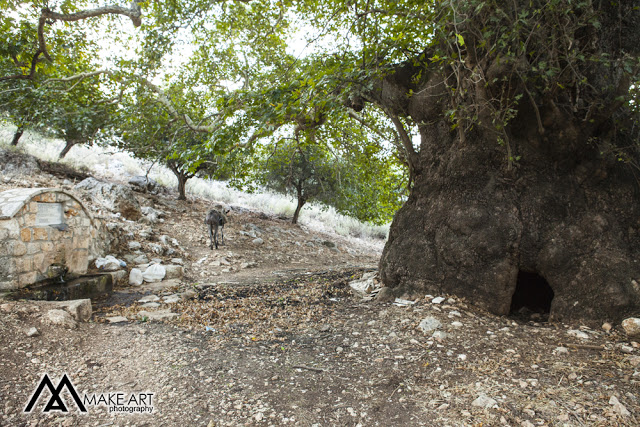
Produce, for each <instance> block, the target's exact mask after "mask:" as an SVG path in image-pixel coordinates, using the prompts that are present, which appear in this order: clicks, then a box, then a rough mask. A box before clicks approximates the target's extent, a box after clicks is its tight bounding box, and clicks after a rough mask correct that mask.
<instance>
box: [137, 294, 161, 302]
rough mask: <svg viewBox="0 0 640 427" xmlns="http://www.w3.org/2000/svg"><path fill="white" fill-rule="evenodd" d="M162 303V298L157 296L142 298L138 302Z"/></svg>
mask: <svg viewBox="0 0 640 427" xmlns="http://www.w3.org/2000/svg"><path fill="white" fill-rule="evenodd" d="M155 301H160V297H159V296H157V295H147V296H146V297H142V298H140V299H139V300H138V302H155Z"/></svg>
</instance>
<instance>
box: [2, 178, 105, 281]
mask: <svg viewBox="0 0 640 427" xmlns="http://www.w3.org/2000/svg"><path fill="white" fill-rule="evenodd" d="M39 203H60V204H62V215H63V222H62V224H61V225H60V226H57V225H37V224H36V217H37V214H38V208H39V206H42V205H39ZM20 204H22V207H21V208H19V206H20ZM8 211H10V216H9V215H7V212H8ZM14 211H15V213H14ZM0 213H1V214H3V215H0V290H3V289H4V290H6V289H17V288H22V287H25V286H27V285H30V284H33V283H36V282H39V281H41V280H44V279H47V278H49V275H50V274H51V271H50V266H51V265H52V264H62V265H64V266H66V267H67V268H68V270H69V272H70V273H77V274H84V273H86V272H87V267H88V256H89V246H90V243H91V241H92V239H94V238H95V237H96V229H95V227H94V226H93V219H92V218H91V216H90V215H89V214H88V213H87V211H86V210H85V208H84V207H83V206H82V205H81V203H80V202H79V201H78V200H77V199H75V198H74V197H73V196H72V195H70V194H68V193H66V192H63V191H61V190H50V189H14V190H9V191H5V192H3V193H0Z"/></svg>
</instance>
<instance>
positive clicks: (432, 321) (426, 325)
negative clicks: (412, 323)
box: [418, 317, 442, 334]
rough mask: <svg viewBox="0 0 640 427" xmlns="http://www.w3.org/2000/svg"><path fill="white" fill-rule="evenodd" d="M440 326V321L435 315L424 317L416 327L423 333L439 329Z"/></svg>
mask: <svg viewBox="0 0 640 427" xmlns="http://www.w3.org/2000/svg"><path fill="white" fill-rule="evenodd" d="M441 327H442V323H440V321H439V320H438V319H436V318H435V317H425V318H424V319H422V321H421V322H420V324H419V325H418V329H420V330H421V331H422V332H424V333H425V334H428V333H429V332H432V331H435V330H436V329H439V328H441Z"/></svg>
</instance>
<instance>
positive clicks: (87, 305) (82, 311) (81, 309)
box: [56, 298, 93, 322]
mask: <svg viewBox="0 0 640 427" xmlns="http://www.w3.org/2000/svg"><path fill="white" fill-rule="evenodd" d="M56 305H57V306H58V307H60V308H62V309H64V310H66V311H67V312H69V314H71V316H73V318H74V319H75V320H76V321H78V322H88V321H89V320H91V314H92V313H93V310H92V308H91V300H90V299H89V298H86V299H76V300H71V301H56Z"/></svg>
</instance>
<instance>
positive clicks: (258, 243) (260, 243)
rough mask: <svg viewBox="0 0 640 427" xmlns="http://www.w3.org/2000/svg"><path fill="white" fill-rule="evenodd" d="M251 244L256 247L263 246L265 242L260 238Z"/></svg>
mask: <svg viewBox="0 0 640 427" xmlns="http://www.w3.org/2000/svg"><path fill="white" fill-rule="evenodd" d="M251 243H253V244H254V245H262V244H263V243H264V240H262V238H260V237H258V238H257V239H253V240H252V241H251Z"/></svg>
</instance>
